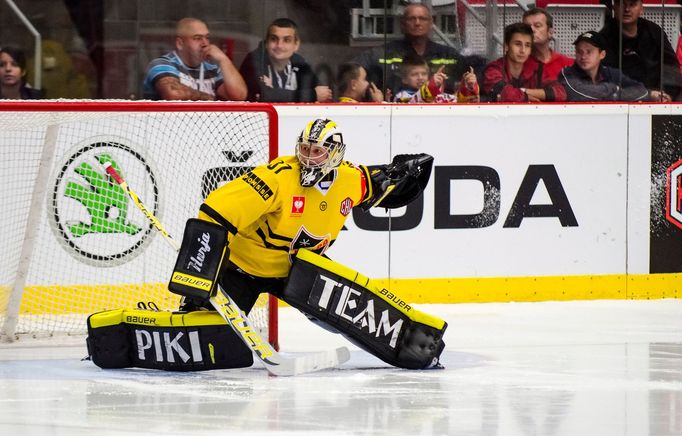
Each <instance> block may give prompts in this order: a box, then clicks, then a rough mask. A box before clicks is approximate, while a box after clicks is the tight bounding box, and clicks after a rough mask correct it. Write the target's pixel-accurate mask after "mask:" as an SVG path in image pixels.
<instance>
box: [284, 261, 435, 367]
mask: <svg viewBox="0 0 682 436" xmlns="http://www.w3.org/2000/svg"><path fill="white" fill-rule="evenodd" d="M282 299H283V300H284V301H285V302H287V303H288V304H290V305H291V306H293V307H295V308H297V309H298V310H300V311H302V312H304V313H305V314H306V316H308V318H310V319H311V320H313V321H314V322H316V323H321V324H322V326H323V327H325V328H327V329H328V330H331V331H334V332H338V333H341V334H342V335H344V336H345V337H346V338H348V339H349V340H350V341H351V342H353V343H354V344H356V345H358V346H359V347H360V348H362V349H364V350H365V351H368V352H369V353H371V354H373V355H374V356H376V357H378V358H379V359H381V360H383V361H384V362H386V363H388V364H391V365H393V366H397V367H400V368H408V369H425V368H431V367H438V366H439V359H440V355H441V352H442V351H443V348H444V347H445V343H444V342H443V334H444V333H445V329H446V328H447V323H446V322H445V321H443V320H442V319H439V318H436V317H434V316H431V315H427V314H425V313H423V312H420V311H418V310H417V309H415V308H414V307H412V306H411V305H410V304H408V303H407V302H405V301H404V300H402V299H400V297H398V296H397V295H395V294H393V293H391V292H389V291H387V290H386V289H382V288H381V287H379V286H378V285H376V283H374V282H372V281H371V280H370V279H368V278H367V277H365V276H363V275H361V274H359V273H358V272H356V271H353V270H352V269H350V268H347V267H345V266H343V265H340V264H338V263H336V262H334V261H332V260H329V259H327V258H325V257H322V256H319V255H317V254H315V253H313V252H311V251H308V250H299V251H298V253H297V255H296V259H295V260H294V264H293V266H292V269H291V273H290V275H289V281H288V283H287V286H286V288H285V289H284V293H283V297H282Z"/></svg>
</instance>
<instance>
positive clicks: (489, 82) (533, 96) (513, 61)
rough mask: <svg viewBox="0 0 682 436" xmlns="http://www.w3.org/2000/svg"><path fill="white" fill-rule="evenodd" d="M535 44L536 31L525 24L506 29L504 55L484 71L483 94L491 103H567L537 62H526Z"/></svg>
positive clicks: (514, 24)
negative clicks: (544, 75) (543, 73)
mask: <svg viewBox="0 0 682 436" xmlns="http://www.w3.org/2000/svg"><path fill="white" fill-rule="evenodd" d="M532 45H533V29H531V27H530V26H529V25H528V24H525V23H513V24H509V25H507V26H506V27H505V28H504V56H503V57H501V58H499V59H497V60H494V61H492V62H490V63H489V64H488V65H486V67H485V70H484V71H483V76H484V81H483V93H484V94H485V96H486V98H487V100H488V101H508V102H522V101H531V102H538V101H565V100H566V91H565V90H564V88H563V87H562V86H561V85H560V84H559V83H558V82H557V81H552V80H547V78H546V77H543V75H542V71H540V70H539V65H538V63H537V62H533V61H531V62H526V61H527V60H528V58H529V57H530V53H531V50H532Z"/></svg>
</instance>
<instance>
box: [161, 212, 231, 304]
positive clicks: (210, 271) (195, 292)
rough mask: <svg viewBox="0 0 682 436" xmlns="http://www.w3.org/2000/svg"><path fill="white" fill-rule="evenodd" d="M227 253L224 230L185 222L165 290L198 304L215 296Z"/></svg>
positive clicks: (201, 221)
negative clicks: (178, 248) (176, 257)
mask: <svg viewBox="0 0 682 436" xmlns="http://www.w3.org/2000/svg"><path fill="white" fill-rule="evenodd" d="M227 253H228V251H227V231H226V230H225V228H224V227H222V226H220V225H218V224H214V223H211V222H208V221H203V220H200V219H196V218H191V219H189V220H187V224H186V225H185V232H184V235H183V237H182V245H181V246H180V252H179V253H178V259H177V261H176V262H175V268H173V275H172V276H171V280H170V283H169V284H168V289H169V290H170V291H171V292H173V293H175V294H179V295H182V296H185V297H189V298H191V299H192V300H194V301H197V302H198V303H199V304H201V303H205V302H206V301H208V299H209V298H210V297H211V296H212V295H214V293H215V289H216V283H217V277H218V275H219V274H220V273H221V268H222V265H223V260H224V259H225V258H226V257H227ZM225 263H226V262H225Z"/></svg>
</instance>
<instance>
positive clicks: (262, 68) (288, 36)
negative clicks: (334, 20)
mask: <svg viewBox="0 0 682 436" xmlns="http://www.w3.org/2000/svg"><path fill="white" fill-rule="evenodd" d="M300 45H301V41H300V39H299V37H298V31H297V26H296V23H295V22H294V21H293V20H290V19H288V18H278V19H276V20H275V21H273V22H272V23H271V24H270V25H269V26H268V30H267V32H266V35H265V41H262V42H260V43H259V44H258V48H256V49H255V50H254V51H252V52H251V53H249V54H248V55H246V58H245V59H244V62H242V65H241V67H240V68H239V72H240V73H241V75H242V77H244V80H245V81H246V86H247V88H248V96H247V100H249V101H269V102H278V101H289V102H313V101H319V102H328V101H331V100H332V91H331V89H330V88H329V87H328V86H321V85H319V83H318V79H317V77H316V76H315V73H313V69H312V68H311V67H310V65H308V63H307V62H306V61H305V59H303V57H302V56H301V55H299V54H298V53H297V52H298V49H299V47H300Z"/></svg>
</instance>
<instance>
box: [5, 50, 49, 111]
mask: <svg viewBox="0 0 682 436" xmlns="http://www.w3.org/2000/svg"><path fill="white" fill-rule="evenodd" d="M25 79H26V56H25V55H24V52H23V51H21V50H19V49H18V48H14V47H3V48H0V99H22V100H33V99H39V98H43V93H42V91H40V90H38V89H33V88H31V86H30V85H29V84H28V83H26V81H25Z"/></svg>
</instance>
